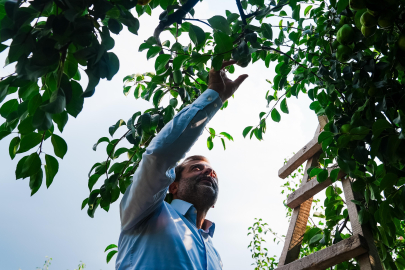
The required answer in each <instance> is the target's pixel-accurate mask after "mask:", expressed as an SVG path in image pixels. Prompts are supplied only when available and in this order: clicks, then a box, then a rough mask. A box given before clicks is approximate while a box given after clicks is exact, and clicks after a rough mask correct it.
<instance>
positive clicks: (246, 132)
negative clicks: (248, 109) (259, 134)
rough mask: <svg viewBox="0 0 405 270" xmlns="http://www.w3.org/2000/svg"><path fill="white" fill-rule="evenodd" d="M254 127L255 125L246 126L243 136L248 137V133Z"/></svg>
mask: <svg viewBox="0 0 405 270" xmlns="http://www.w3.org/2000/svg"><path fill="white" fill-rule="evenodd" d="M252 128H253V126H248V127H245V129H244V130H243V132H242V135H243V138H246V135H248V133H249V131H250V130H251V129H252Z"/></svg>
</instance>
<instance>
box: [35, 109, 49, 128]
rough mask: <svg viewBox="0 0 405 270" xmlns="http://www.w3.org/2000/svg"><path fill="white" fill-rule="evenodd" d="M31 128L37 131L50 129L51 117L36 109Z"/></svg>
mask: <svg viewBox="0 0 405 270" xmlns="http://www.w3.org/2000/svg"><path fill="white" fill-rule="evenodd" d="M32 126H33V127H34V128H36V129H38V131H42V130H47V129H50V128H51V126H52V115H51V114H50V113H47V112H44V111H43V110H42V109H41V108H38V109H37V110H36V111H35V113H34V115H33V117H32Z"/></svg>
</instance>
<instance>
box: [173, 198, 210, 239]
mask: <svg viewBox="0 0 405 270" xmlns="http://www.w3.org/2000/svg"><path fill="white" fill-rule="evenodd" d="M170 205H171V206H172V207H173V208H174V210H176V211H177V212H178V213H179V214H182V215H183V216H185V215H186V214H187V212H189V210H194V209H195V208H194V206H193V204H191V203H189V202H186V201H183V200H180V199H175V200H173V201H172V202H171V204H170ZM192 216H193V215H192ZM196 218H197V216H195V217H194V216H193V219H194V224H195V222H196V220H195V219H196ZM202 231H203V232H204V233H207V234H209V235H210V236H211V237H213V236H214V231H215V223H214V222H211V221H209V220H208V219H205V220H204V222H203V226H202Z"/></svg>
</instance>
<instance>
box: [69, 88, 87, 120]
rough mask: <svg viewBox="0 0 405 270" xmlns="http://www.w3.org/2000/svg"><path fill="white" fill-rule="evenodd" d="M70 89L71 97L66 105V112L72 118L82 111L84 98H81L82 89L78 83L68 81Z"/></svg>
mask: <svg viewBox="0 0 405 270" xmlns="http://www.w3.org/2000/svg"><path fill="white" fill-rule="evenodd" d="M70 84H71V87H72V97H71V99H70V101H69V103H68V104H66V111H67V112H68V114H70V115H71V116H73V117H77V116H78V115H79V113H80V112H81V111H82V109H83V104H84V98H83V97H82V94H83V88H82V87H81V85H80V84H79V83H78V82H75V81H70Z"/></svg>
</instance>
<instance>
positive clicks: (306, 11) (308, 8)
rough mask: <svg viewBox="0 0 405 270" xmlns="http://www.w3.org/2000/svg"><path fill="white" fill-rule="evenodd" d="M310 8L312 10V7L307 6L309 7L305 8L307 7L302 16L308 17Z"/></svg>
mask: <svg viewBox="0 0 405 270" xmlns="http://www.w3.org/2000/svg"><path fill="white" fill-rule="evenodd" d="M340 1H348V0H340ZM311 8H312V5H309V6H307V7H306V8H305V10H304V15H305V16H307V15H308V13H309V11H310V10H311Z"/></svg>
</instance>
